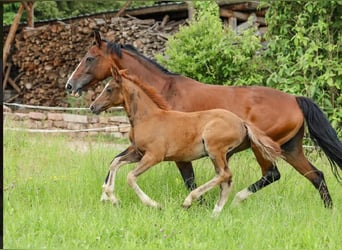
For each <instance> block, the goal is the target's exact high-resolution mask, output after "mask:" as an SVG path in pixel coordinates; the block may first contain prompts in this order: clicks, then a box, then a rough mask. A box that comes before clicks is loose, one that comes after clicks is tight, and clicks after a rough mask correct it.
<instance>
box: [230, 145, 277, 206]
mask: <svg viewBox="0 0 342 250" xmlns="http://www.w3.org/2000/svg"><path fill="white" fill-rule="evenodd" d="M251 147H252V150H253V152H254V155H255V157H256V159H257V161H258V163H259V165H260V167H261V171H262V177H261V178H260V179H259V180H258V181H256V182H255V183H253V184H252V185H250V186H248V187H247V188H245V189H243V190H241V191H240V192H238V193H237V194H236V195H235V197H234V200H233V201H232V205H237V204H239V203H241V202H242V201H244V200H246V199H247V198H248V197H249V196H250V195H252V194H254V193H256V192H257V191H259V190H260V189H262V188H264V187H266V186H268V185H270V184H271V183H273V182H275V181H277V180H279V179H280V173H279V171H278V168H277V166H276V165H275V163H273V162H271V161H269V160H266V159H265V158H264V157H263V155H262V154H261V152H260V151H259V150H258V149H257V148H256V147H254V146H253V144H252V145H251Z"/></svg>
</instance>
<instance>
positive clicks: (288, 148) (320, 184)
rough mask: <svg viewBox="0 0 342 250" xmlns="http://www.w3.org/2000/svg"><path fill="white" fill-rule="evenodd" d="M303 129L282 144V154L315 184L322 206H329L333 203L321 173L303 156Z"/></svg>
mask: <svg viewBox="0 0 342 250" xmlns="http://www.w3.org/2000/svg"><path fill="white" fill-rule="evenodd" d="M303 130H304V129H303V128H302V129H301V130H300V131H299V132H298V133H297V135H296V136H295V137H294V138H292V139H291V140H290V141H289V142H287V143H286V144H284V145H283V146H282V148H283V150H284V153H283V155H284V156H285V160H286V161H287V162H288V163H289V164H291V165H292V166H293V167H294V168H295V169H296V170H297V171H298V172H299V173H301V174H302V175H303V176H305V177H306V178H307V179H308V180H309V181H310V182H311V183H312V184H313V185H314V186H315V188H316V189H317V190H318V192H319V194H320V196H321V199H322V200H323V202H324V206H325V207H328V208H331V207H332V204H333V203H332V199H331V196H330V194H329V190H328V187H327V184H326V182H325V179H324V175H323V173H322V172H321V171H319V170H318V169H317V168H316V167H314V166H313V165H312V164H311V163H310V162H309V161H308V159H307V158H306V157H305V156H304V153H303V147H302V138H303Z"/></svg>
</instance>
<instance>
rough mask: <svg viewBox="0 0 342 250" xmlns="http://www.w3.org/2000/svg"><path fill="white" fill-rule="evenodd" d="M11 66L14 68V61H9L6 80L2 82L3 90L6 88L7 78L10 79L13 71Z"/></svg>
mask: <svg viewBox="0 0 342 250" xmlns="http://www.w3.org/2000/svg"><path fill="white" fill-rule="evenodd" d="M11 68H12V63H9V64H8V66H7V69H6V73H5V77H4V81H3V82H2V89H3V90H5V88H6V85H7V80H8V77H9V74H10V73H11Z"/></svg>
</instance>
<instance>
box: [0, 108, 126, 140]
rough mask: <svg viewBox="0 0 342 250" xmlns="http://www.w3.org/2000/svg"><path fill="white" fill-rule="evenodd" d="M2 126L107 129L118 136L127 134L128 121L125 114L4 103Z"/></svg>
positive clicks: (62, 130) (47, 129)
mask: <svg viewBox="0 0 342 250" xmlns="http://www.w3.org/2000/svg"><path fill="white" fill-rule="evenodd" d="M3 119H4V128H9V129H19V130H21V129H23V130H29V131H40V132H44V131H45V132H60V133H77V134H81V135H84V134H91V135H94V134H98V133H110V134H111V135H112V136H114V137H117V138H128V132H129V130H130V124H129V121H128V118H127V116H122V115H114V114H113V115H109V114H101V115H93V114H71V113H65V112H64V113H62V112H54V111H27V110H26V111H16V112H13V111H11V110H10V109H8V108H6V107H4V112H3Z"/></svg>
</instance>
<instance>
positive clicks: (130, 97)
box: [122, 81, 161, 127]
mask: <svg viewBox="0 0 342 250" xmlns="http://www.w3.org/2000/svg"><path fill="white" fill-rule="evenodd" d="M122 86H123V96H124V99H125V105H124V107H125V110H126V113H127V116H128V118H129V121H130V123H131V125H132V127H134V125H136V124H137V122H139V121H141V120H148V119H149V118H150V117H151V116H153V115H154V114H156V113H158V112H159V111H160V110H161V109H160V108H159V107H158V105H157V104H156V103H154V102H153V101H152V100H151V98H150V97H149V96H147V94H146V93H145V92H144V91H142V90H141V89H140V88H139V87H138V86H136V85H135V84H134V83H132V82H130V81H129V82H125V83H124V84H123V85H122Z"/></svg>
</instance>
